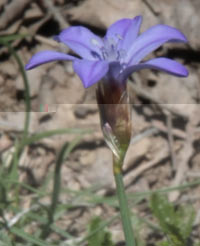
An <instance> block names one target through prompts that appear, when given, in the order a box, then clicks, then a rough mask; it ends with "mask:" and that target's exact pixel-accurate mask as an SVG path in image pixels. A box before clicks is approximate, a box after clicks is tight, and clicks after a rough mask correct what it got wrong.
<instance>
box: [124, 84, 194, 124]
mask: <svg viewBox="0 0 200 246" xmlns="http://www.w3.org/2000/svg"><path fill="white" fill-rule="evenodd" d="M129 85H130V88H131V90H133V91H135V93H136V94H137V95H140V96H142V97H144V98H146V99H148V100H150V101H151V102H152V103H153V104H156V105H158V107H160V108H161V109H162V110H163V109H166V110H167V111H169V112H171V113H172V114H174V115H177V116H179V117H182V118H183V119H186V120H188V119H189V118H190V117H189V115H188V114H187V112H182V111H181V112H180V111H179V110H177V109H175V108H172V107H170V105H171V104H169V103H168V104H166V103H162V102H159V101H158V100H156V99H155V98H154V97H152V96H151V95H150V93H149V92H148V91H146V90H145V88H144V87H142V86H138V85H137V84H135V83H133V82H130V83H129Z"/></svg>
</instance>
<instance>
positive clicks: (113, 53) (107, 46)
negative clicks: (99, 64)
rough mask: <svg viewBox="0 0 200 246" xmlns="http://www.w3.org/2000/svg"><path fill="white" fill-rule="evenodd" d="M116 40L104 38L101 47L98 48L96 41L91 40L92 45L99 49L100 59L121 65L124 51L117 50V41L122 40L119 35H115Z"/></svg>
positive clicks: (124, 55)
mask: <svg viewBox="0 0 200 246" xmlns="http://www.w3.org/2000/svg"><path fill="white" fill-rule="evenodd" d="M116 37H117V39H116V38H115V39H114V38H113V37H109V38H104V39H103V44H104V45H103V46H102V47H100V45H99V43H98V41H97V40H95V39H93V40H92V43H93V44H94V45H96V46H98V47H99V49H100V51H101V57H102V58H101V59H104V60H106V61H108V62H114V61H118V62H119V63H120V64H123V60H124V58H125V57H126V51H125V50H123V49H119V48H118V45H119V41H120V40H121V39H122V37H120V36H119V35H116Z"/></svg>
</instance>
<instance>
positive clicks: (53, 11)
mask: <svg viewBox="0 0 200 246" xmlns="http://www.w3.org/2000/svg"><path fill="white" fill-rule="evenodd" d="M44 3H45V5H46V7H47V8H48V11H49V12H50V13H51V14H52V15H53V17H54V18H55V19H56V20H57V21H58V23H59V24H60V27H61V29H64V28H67V27H68V26H69V24H68V22H66V20H65V19H64V17H63V16H62V15H61V14H60V12H59V11H58V9H57V8H56V7H55V6H54V5H53V3H52V1H49V0H44Z"/></svg>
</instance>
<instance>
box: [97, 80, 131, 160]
mask: <svg viewBox="0 0 200 246" xmlns="http://www.w3.org/2000/svg"><path fill="white" fill-rule="evenodd" d="M96 96H97V102H98V106H99V113H100V120H101V128H102V132H103V135H104V138H105V141H106V143H107V145H108V146H109V147H110V149H111V150H112V152H113V154H114V156H115V158H117V159H119V160H121V161H122V160H123V159H124V157H125V154H126V151H127V149H128V146H129V143H130V139H131V108H130V104H129V97H128V93H127V88H126V83H123V84H122V83H118V82H117V81H107V80H103V81H101V82H99V83H98V87H97V91H96Z"/></svg>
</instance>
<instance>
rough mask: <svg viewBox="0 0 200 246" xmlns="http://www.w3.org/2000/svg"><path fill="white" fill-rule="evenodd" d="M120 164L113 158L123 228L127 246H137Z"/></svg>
mask: <svg viewBox="0 0 200 246" xmlns="http://www.w3.org/2000/svg"><path fill="white" fill-rule="evenodd" d="M120 162H121V161H119V160H117V159H116V158H115V157H114V156H113V171H114V176H115V183H116V189H117V196H118V201H119V207H120V214H121V219H122V226H123V231H124V236H125V241H126V246H136V243H135V238H134V234H133V229H132V223H131V217H130V211H129V207H128V201H127V198H126V193H125V188H124V183H123V176H122V172H121V166H122V163H120Z"/></svg>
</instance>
